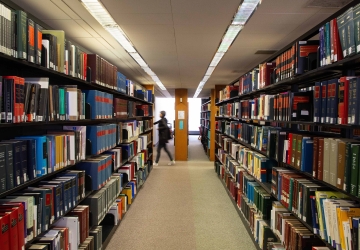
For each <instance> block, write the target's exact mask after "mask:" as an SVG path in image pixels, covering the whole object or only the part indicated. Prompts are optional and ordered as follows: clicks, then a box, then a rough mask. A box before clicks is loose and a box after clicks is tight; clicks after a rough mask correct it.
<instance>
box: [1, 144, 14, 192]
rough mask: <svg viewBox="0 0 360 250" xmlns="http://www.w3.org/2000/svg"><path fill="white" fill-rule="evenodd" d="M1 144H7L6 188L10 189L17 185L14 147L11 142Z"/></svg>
mask: <svg viewBox="0 0 360 250" xmlns="http://www.w3.org/2000/svg"><path fill="white" fill-rule="evenodd" d="M0 145H1V146H2V145H4V146H5V166H6V167H5V173H6V189H7V190H10V189H12V188H14V187H15V182H14V159H13V149H12V145H11V144H5V143H1V142H0Z"/></svg>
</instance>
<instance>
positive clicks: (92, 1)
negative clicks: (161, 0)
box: [81, 0, 166, 90]
mask: <svg viewBox="0 0 360 250" xmlns="http://www.w3.org/2000/svg"><path fill="white" fill-rule="evenodd" d="M81 2H82V4H83V5H84V6H85V8H86V9H87V11H88V12H89V13H90V14H91V15H92V16H93V17H94V18H95V19H96V20H97V21H98V22H99V23H100V24H101V26H103V28H104V29H105V30H107V31H108V32H109V33H110V34H111V35H112V36H113V37H114V38H115V39H116V41H117V42H118V43H119V44H120V45H121V46H122V47H123V48H124V50H126V51H127V52H128V53H129V55H130V56H131V57H132V58H133V59H134V60H135V61H136V62H137V63H138V64H139V66H140V67H141V68H142V69H143V70H144V71H145V72H146V73H147V74H148V75H149V76H150V77H151V78H152V79H153V81H154V82H155V83H156V84H157V85H158V86H159V88H160V89H161V90H166V88H165V86H164V85H163V84H162V82H161V81H160V79H159V77H157V76H156V74H155V73H154V72H153V71H152V70H151V69H150V67H149V66H148V65H147V63H146V62H145V60H144V59H143V58H142V57H141V55H140V54H139V53H138V52H137V51H136V49H135V47H134V45H133V44H132V43H131V41H130V39H129V38H128V37H127V36H126V34H125V32H124V31H123V30H122V29H121V28H120V26H119V25H118V24H117V23H116V22H115V20H114V19H113V18H112V16H111V15H110V13H109V12H108V11H107V9H106V8H105V7H104V6H103V5H102V3H101V2H100V1H99V0H81Z"/></svg>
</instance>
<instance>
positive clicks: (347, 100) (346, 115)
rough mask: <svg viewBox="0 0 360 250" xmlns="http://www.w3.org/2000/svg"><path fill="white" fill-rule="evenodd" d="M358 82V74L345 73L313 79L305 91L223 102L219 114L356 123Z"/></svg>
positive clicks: (285, 119) (251, 117) (262, 118)
mask: <svg viewBox="0 0 360 250" xmlns="http://www.w3.org/2000/svg"><path fill="white" fill-rule="evenodd" d="M358 85H360V78H359V77H348V76H344V77H341V78H339V79H337V78H336V79H332V80H328V81H322V82H316V83H315V86H314V87H311V88H309V89H310V90H308V91H300V92H289V91H288V92H284V93H280V94H277V95H260V96H259V97H258V98H254V99H252V100H242V101H240V102H234V103H229V104H224V105H222V106H221V107H220V109H219V115H221V116H228V117H234V118H242V119H258V120H265V121H309V122H321V123H329V124H355V125H358V124H359V116H360V114H359V112H357V109H356V107H357V106H358V99H359V96H358V94H357V91H356V89H357V87H358ZM359 87H360V86H359Z"/></svg>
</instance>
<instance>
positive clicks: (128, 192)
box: [121, 187, 132, 205]
mask: <svg viewBox="0 0 360 250" xmlns="http://www.w3.org/2000/svg"><path fill="white" fill-rule="evenodd" d="M121 193H122V194H125V195H126V197H127V204H128V205H131V202H132V189H131V187H125V188H124V189H123V190H122V191H121Z"/></svg>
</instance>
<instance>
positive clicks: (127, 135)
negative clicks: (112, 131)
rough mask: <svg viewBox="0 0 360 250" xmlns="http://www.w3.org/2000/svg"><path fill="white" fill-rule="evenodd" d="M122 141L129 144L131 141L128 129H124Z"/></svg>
mask: <svg viewBox="0 0 360 250" xmlns="http://www.w3.org/2000/svg"><path fill="white" fill-rule="evenodd" d="M121 134H122V141H125V142H127V141H128V140H129V132H128V131H127V130H126V129H124V128H123V129H122V133H121Z"/></svg>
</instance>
